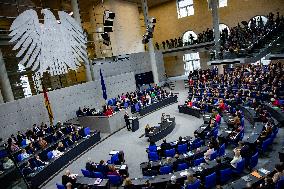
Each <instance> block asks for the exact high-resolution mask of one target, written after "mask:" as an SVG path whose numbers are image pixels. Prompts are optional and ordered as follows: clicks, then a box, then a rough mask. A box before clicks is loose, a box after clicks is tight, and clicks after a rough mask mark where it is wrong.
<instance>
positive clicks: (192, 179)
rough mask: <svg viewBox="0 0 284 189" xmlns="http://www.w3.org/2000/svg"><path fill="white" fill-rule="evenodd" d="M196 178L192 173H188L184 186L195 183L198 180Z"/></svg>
mask: <svg viewBox="0 0 284 189" xmlns="http://www.w3.org/2000/svg"><path fill="white" fill-rule="evenodd" d="M196 179H197V178H195V177H194V176H193V175H192V174H190V173H188V174H187V176H186V180H184V187H186V186H187V185H190V184H193V183H194V182H195V181H196Z"/></svg>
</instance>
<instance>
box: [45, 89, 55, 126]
mask: <svg viewBox="0 0 284 189" xmlns="http://www.w3.org/2000/svg"><path fill="white" fill-rule="evenodd" d="M43 96H44V104H45V107H46V110H47V113H48V117H49V122H50V125H53V113H52V110H51V106H50V102H49V99H48V96H47V91H46V90H45V89H44V90H43Z"/></svg>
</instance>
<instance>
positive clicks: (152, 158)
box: [148, 152, 159, 161]
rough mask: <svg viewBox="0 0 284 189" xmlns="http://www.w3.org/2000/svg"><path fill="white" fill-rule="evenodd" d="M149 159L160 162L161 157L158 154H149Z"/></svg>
mask: <svg viewBox="0 0 284 189" xmlns="http://www.w3.org/2000/svg"><path fill="white" fill-rule="evenodd" d="M148 157H149V160H150V161H157V160H159V155H158V153H157V152H149V153H148Z"/></svg>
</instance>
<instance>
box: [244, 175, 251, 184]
mask: <svg viewBox="0 0 284 189" xmlns="http://www.w3.org/2000/svg"><path fill="white" fill-rule="evenodd" d="M242 179H243V180H244V181H246V182H250V181H252V179H251V178H250V177H249V176H248V175H246V176H243V177H242Z"/></svg>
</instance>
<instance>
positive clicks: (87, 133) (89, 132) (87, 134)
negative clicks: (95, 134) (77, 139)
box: [84, 127, 91, 136]
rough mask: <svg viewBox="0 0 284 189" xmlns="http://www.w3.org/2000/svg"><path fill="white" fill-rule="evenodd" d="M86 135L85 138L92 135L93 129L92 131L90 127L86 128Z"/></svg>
mask: <svg viewBox="0 0 284 189" xmlns="http://www.w3.org/2000/svg"><path fill="white" fill-rule="evenodd" d="M84 134H85V136H90V134H91V129H90V128H89V127H87V128H85V129H84Z"/></svg>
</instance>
